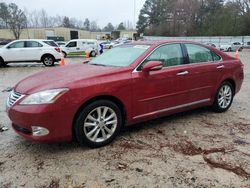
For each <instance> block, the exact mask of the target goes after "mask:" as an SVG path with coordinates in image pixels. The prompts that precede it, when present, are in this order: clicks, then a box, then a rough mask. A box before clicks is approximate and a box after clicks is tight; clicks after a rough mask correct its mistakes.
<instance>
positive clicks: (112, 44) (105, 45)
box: [101, 41, 119, 49]
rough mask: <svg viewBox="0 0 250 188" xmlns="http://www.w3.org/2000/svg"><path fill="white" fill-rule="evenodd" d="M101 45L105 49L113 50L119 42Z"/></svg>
mask: <svg viewBox="0 0 250 188" xmlns="http://www.w3.org/2000/svg"><path fill="white" fill-rule="evenodd" d="M101 44H102V45H103V48H104V49H111V48H113V47H114V46H115V45H117V44H119V42H116V41H105V42H101Z"/></svg>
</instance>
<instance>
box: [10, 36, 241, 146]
mask: <svg viewBox="0 0 250 188" xmlns="http://www.w3.org/2000/svg"><path fill="white" fill-rule="evenodd" d="M47 78H50V79H47ZM243 78H244V73H243V64H242V63H241V61H240V60H238V59H235V58H233V57H231V56H229V55H227V54H225V53H223V52H220V51H219V50H217V49H215V48H213V47H210V46H206V45H203V44H199V43H194V42H182V41H175V42H173V41H172V42H171V41H157V42H152V41H151V42H145V41H144V42H137V43H131V44H126V45H122V46H119V47H116V48H113V49H111V50H109V51H108V52H106V53H104V54H103V55H101V56H99V57H97V58H95V59H93V60H91V61H90V62H88V63H87V64H74V65H69V66H65V67H58V68H53V69H50V70H47V71H44V72H41V73H38V74H35V75H33V76H30V77H28V78H26V79H24V80H22V81H21V82H19V83H18V84H17V85H16V86H15V87H14V88H13V90H12V92H11V93H10V95H9V97H8V100H7V113H8V116H9V118H10V119H11V121H12V125H13V128H14V130H15V131H16V132H17V133H18V134H20V135H22V136H23V137H24V138H26V139H30V140H33V141H39V142H62V141H71V140H72V139H73V138H75V139H76V140H77V141H78V142H79V143H80V145H87V146H89V147H101V146H104V145H106V144H108V143H110V142H111V141H112V140H113V139H114V138H115V137H116V136H117V135H118V133H119V131H120V130H121V128H122V127H123V126H130V125H133V124H135V123H138V122H142V121H147V120H150V119H154V118H158V117H161V116H166V115H170V114H173V113H177V112H182V111H185V110H190V109H194V108H198V107H203V106H211V107H212V109H213V110H215V111H216V112H225V111H227V110H228V109H229V107H230V106H231V104H232V102H233V98H234V96H235V94H236V93H238V92H239V90H240V88H241V85H242V82H243Z"/></svg>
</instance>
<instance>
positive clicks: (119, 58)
mask: <svg viewBox="0 0 250 188" xmlns="http://www.w3.org/2000/svg"><path fill="white" fill-rule="evenodd" d="M149 47H150V46H148V45H124V46H119V47H116V48H113V49H111V50H109V51H107V52H105V53H104V54H102V55H101V56H99V57H97V58H95V59H93V60H91V61H90V62H89V64H95V65H100V66H115V67H126V66H128V65H130V64H131V63H133V62H134V61H135V60H136V59H137V58H138V57H139V56H140V55H142V54H143V53H144V52H145V51H146V50H147V49H148V48H149Z"/></svg>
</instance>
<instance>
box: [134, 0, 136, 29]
mask: <svg viewBox="0 0 250 188" xmlns="http://www.w3.org/2000/svg"><path fill="white" fill-rule="evenodd" d="M134 29H136V0H134Z"/></svg>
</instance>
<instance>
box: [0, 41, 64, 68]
mask: <svg viewBox="0 0 250 188" xmlns="http://www.w3.org/2000/svg"><path fill="white" fill-rule="evenodd" d="M60 52H61V50H60V48H59V47H58V46H53V45H51V41H49V40H37V39H29V40H15V41H13V42H11V43H9V44H7V45H5V46H4V47H2V48H0V65H1V66H5V65H7V63H15V62H42V63H43V64H44V65H45V66H53V65H54V63H55V62H56V61H59V60H60V59H61V53H60Z"/></svg>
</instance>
